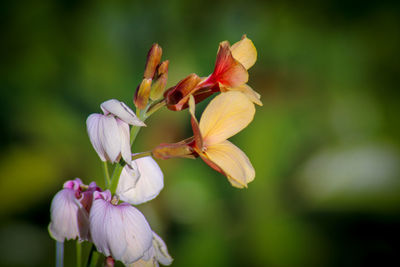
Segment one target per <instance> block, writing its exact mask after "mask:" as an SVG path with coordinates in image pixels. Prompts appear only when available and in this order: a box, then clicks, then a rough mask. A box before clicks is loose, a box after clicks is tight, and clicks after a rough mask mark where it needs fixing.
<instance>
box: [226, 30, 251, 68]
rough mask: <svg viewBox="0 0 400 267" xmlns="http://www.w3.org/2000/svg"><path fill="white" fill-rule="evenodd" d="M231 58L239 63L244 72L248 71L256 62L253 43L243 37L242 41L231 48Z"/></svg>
mask: <svg viewBox="0 0 400 267" xmlns="http://www.w3.org/2000/svg"><path fill="white" fill-rule="evenodd" d="M231 52H232V56H233V57H234V58H235V59H236V60H237V61H239V62H240V63H241V64H242V65H243V66H244V67H245V68H246V70H248V69H250V68H251V67H252V66H253V65H254V63H256V61H257V49H256V47H255V46H254V44H253V42H252V41H251V40H250V39H249V38H247V37H246V35H244V36H243V37H242V40H240V41H239V42H236V43H234V44H233V45H232V46H231Z"/></svg>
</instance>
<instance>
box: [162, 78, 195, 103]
mask: <svg viewBox="0 0 400 267" xmlns="http://www.w3.org/2000/svg"><path fill="white" fill-rule="evenodd" d="M200 81H201V79H200V77H199V76H197V75H196V74H194V73H192V74H190V75H189V76H187V77H186V78H185V79H183V80H182V81H180V82H179V83H178V84H177V85H176V86H175V87H173V88H171V89H170V90H168V91H167V92H165V94H164V95H165V99H166V101H167V107H168V109H171V110H182V109H183V108H184V107H185V106H187V102H188V101H189V96H190V95H191V94H193V93H194V92H195V90H196V85H198V84H199V83H200Z"/></svg>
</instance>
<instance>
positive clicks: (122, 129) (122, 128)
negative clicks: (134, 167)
mask: <svg viewBox="0 0 400 267" xmlns="http://www.w3.org/2000/svg"><path fill="white" fill-rule="evenodd" d="M116 120H117V124H118V128H119V133H120V137H121V156H122V158H123V159H124V160H125V162H126V163H127V164H129V165H131V162H132V152H131V144H130V132H129V125H128V124H127V123H126V122H124V121H122V120H120V119H118V118H117V119H116Z"/></svg>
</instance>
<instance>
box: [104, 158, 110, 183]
mask: <svg viewBox="0 0 400 267" xmlns="http://www.w3.org/2000/svg"><path fill="white" fill-rule="evenodd" d="M103 172H104V182H105V184H106V187H108V186H109V185H110V183H111V180H110V173H109V172H108V164H107V161H104V162H103Z"/></svg>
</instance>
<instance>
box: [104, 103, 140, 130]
mask: <svg viewBox="0 0 400 267" xmlns="http://www.w3.org/2000/svg"><path fill="white" fill-rule="evenodd" d="M100 107H101V109H102V110H103V112H104V114H105V115H107V114H109V113H111V114H112V115H114V116H116V117H118V118H120V119H121V120H123V121H125V122H126V123H128V124H130V125H135V126H146V124H144V122H142V121H141V120H140V119H139V118H138V117H136V115H135V113H134V112H133V111H132V110H131V109H130V108H129V107H128V106H127V105H125V104H124V103H123V102H121V101H118V100H116V99H110V100H107V101H105V102H103V103H102V104H101V105H100Z"/></svg>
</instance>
